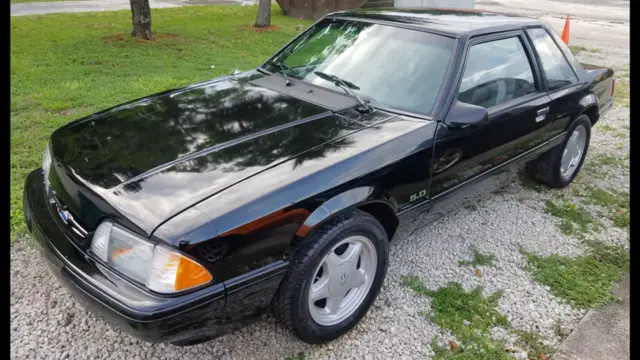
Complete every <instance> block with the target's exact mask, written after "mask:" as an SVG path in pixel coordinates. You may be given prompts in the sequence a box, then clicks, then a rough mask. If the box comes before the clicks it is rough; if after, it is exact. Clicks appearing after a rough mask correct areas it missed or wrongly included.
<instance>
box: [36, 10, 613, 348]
mask: <svg viewBox="0 0 640 360" xmlns="http://www.w3.org/2000/svg"><path fill="white" fill-rule="evenodd" d="M587 68H588V70H585V66H582V65H581V64H580V63H578V62H577V61H576V59H575V58H574V57H573V55H572V54H571V52H570V51H569V49H568V48H567V46H566V45H565V44H564V43H562V41H561V40H560V39H559V37H558V36H557V35H556V34H555V33H554V32H553V31H552V29H551V28H550V27H549V26H548V25H546V24H544V23H542V22H540V21H538V20H535V19H529V18H523V17H516V16H509V15H503V14H494V13H486V12H480V11H467V12H463V11H453V10H424V9H423V10H415V11H400V10H393V9H387V10H380V9H379V10H367V11H364V10H355V11H346V12H338V13H333V14H330V15H328V16H326V17H324V18H323V19H321V20H320V21H318V22H317V23H316V24H314V25H313V26H312V27H310V28H309V29H308V30H306V31H304V32H303V33H302V34H300V35H299V36H298V37H296V38H295V39H294V40H293V41H291V42H290V43H289V44H288V45H286V46H285V47H284V48H282V49H281V50H280V51H278V52H277V53H276V54H275V55H273V56H272V57H271V58H270V59H268V60H267V61H266V62H265V63H264V64H262V65H261V66H260V67H258V68H257V69H253V70H250V71H246V72H241V73H240V72H236V73H234V74H233V75H230V76H227V77H223V78H218V79H214V80H209V81H205V82H202V83H199V84H194V85H191V86H186V87H183V88H180V89H174V90H170V91H166V92H163V93H159V94H156V95H152V96H149V97H145V98H142V99H138V100H134V101H131V102H128V103H125V104H122V105H118V106H115V107H113V108H110V109H107V110H104V111H101V112H99V113H96V114H93V115H90V116H88V117H85V118H83V119H79V120H77V121H74V122H71V123H70V124H68V125H65V126H63V127H61V128H59V129H57V130H56V131H55V132H54V133H53V134H52V135H51V138H50V141H49V144H48V145H47V147H46V151H45V153H44V163H43V165H42V168H40V169H37V170H35V171H33V172H32V173H31V174H29V176H28V177H27V179H26V183H25V189H24V192H25V194H24V195H25V196H24V214H25V217H26V222H27V225H28V228H29V230H30V231H31V233H32V234H33V236H34V237H35V238H36V240H37V243H38V244H39V247H40V249H41V250H42V253H43V254H44V256H45V257H46V258H47V259H48V263H49V264H50V265H51V266H52V268H53V271H54V272H55V273H56V275H57V276H58V278H59V279H60V281H61V282H63V283H64V284H65V285H67V287H68V288H69V290H70V291H71V292H72V293H73V294H74V295H76V296H77V298H78V300H80V301H82V302H83V303H84V304H85V305H87V306H88V307H89V308H90V309H91V310H93V311H95V312H97V313H99V314H100V315H102V316H103V317H104V318H105V319H106V320H107V321H109V322H110V323H112V324H113V325H114V326H117V327H119V328H121V329H123V330H124V331H126V332H128V333H130V334H132V335H134V336H136V337H138V338H140V339H143V340H146V341H152V342H171V343H173V344H177V345H189V344H194V343H198V342H202V341H206V340H208V339H211V338H214V337H216V336H219V335H221V334H224V333H226V332H229V331H232V330H233V329H235V328H237V327H239V326H242V325H243V324H246V323H247V322H248V321H249V320H252V319H255V318H256V317H258V316H259V315H260V314H261V313H263V312H264V311H265V310H267V309H268V308H269V307H271V309H272V311H273V313H274V314H275V316H276V317H277V318H278V319H279V320H280V321H281V322H282V323H283V324H284V326H286V327H287V328H288V329H289V330H291V331H292V332H293V334H294V335H295V336H296V337H298V338H299V339H301V340H303V341H306V342H309V343H321V342H326V341H329V340H332V339H334V338H336V337H338V336H340V335H342V334H344V333H345V332H347V331H348V330H349V329H351V328H352V327H353V326H355V325H356V324H357V323H358V321H359V320H360V319H361V318H362V317H363V316H364V315H365V314H366V312H367V310H368V309H369V307H370V306H371V304H372V302H373V301H374V299H375V298H376V296H377V295H378V292H379V291H380V288H381V285H382V282H383V280H384V277H385V273H386V270H387V266H388V261H389V259H388V254H389V241H390V240H391V239H392V237H393V235H394V232H395V230H396V227H397V226H398V224H399V221H400V220H402V219H404V218H405V217H407V216H409V215H411V214H416V213H422V212H424V211H426V210H428V209H430V208H432V207H433V206H434V205H437V204H438V202H440V201H441V200H442V199H445V198H446V197H447V196H448V195H450V194H452V193H454V192H456V191H457V190H458V189H460V188H462V187H464V186H465V185H467V184H470V183H473V182H475V181H477V180H479V179H482V178H484V177H485V176H487V175H490V174H492V173H496V172H497V171H498V170H500V169H503V168H505V167H507V166H510V165H518V164H522V165H526V166H527V167H528V169H529V171H530V173H531V175H532V176H533V177H534V179H536V180H537V181H539V182H541V183H543V184H546V185H548V186H550V187H554V188H562V187H565V186H567V185H568V184H569V183H571V181H572V180H573V179H574V178H575V176H576V175H577V173H578V172H579V170H580V167H581V165H582V163H583V161H584V158H585V156H586V153H587V148H588V145H589V138H590V134H591V127H592V126H593V125H594V124H595V123H596V122H597V121H598V119H599V118H600V117H601V116H602V114H603V113H604V112H605V111H607V110H609V109H610V108H611V106H612V104H613V98H612V94H613V87H614V79H613V71H612V70H610V69H599V68H591V67H587Z"/></svg>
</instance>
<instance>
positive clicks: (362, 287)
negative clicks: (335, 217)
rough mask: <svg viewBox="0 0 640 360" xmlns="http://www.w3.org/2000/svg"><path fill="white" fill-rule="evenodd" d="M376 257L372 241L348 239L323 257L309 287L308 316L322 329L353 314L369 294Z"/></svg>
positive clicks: (357, 238)
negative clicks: (322, 326)
mask: <svg viewBox="0 0 640 360" xmlns="http://www.w3.org/2000/svg"><path fill="white" fill-rule="evenodd" d="M377 266H378V257H377V253H376V248H375V246H374V245H373V242H372V241H371V240H370V239H368V238H366V237H364V236H361V235H356V236H350V237H348V238H346V239H344V240H342V241H340V242H339V243H338V244H336V245H335V246H334V247H333V248H332V249H331V251H329V252H328V253H327V255H325V257H324V259H322V262H320V265H319V266H318V268H316V271H314V272H313V282H312V284H311V286H310V287H309V301H308V304H309V313H310V314H311V317H312V318H313V320H315V321H316V322H317V323H318V324H320V325H324V326H331V325H335V324H338V323H340V322H341V321H343V320H344V319H346V318H348V317H349V316H351V314H353V313H354V312H355V311H356V310H357V309H358V307H360V305H361V304H362V302H363V301H364V299H365V298H366V297H367V294H368V293H369V289H370V288H371V284H372V283H373V279H374V278H375V275H376V268H377Z"/></svg>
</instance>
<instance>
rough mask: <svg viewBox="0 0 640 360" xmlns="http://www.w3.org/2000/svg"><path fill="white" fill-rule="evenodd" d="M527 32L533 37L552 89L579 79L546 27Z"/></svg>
mask: <svg viewBox="0 0 640 360" xmlns="http://www.w3.org/2000/svg"><path fill="white" fill-rule="evenodd" d="M527 33H528V34H529V36H530V37H531V40H532V41H533V46H534V47H535V48H536V51H537V52H538V56H539V57H540V62H541V63H542V69H543V70H544V74H545V75H546V77H547V82H548V84H549V90H550V91H553V90H556V89H560V88H562V87H565V86H568V85H571V84H574V83H576V82H577V81H578V79H577V78H576V75H575V74H574V73H573V70H572V69H571V66H570V65H569V63H568V62H567V59H565V57H564V55H563V54H562V51H561V50H560V49H559V48H558V45H556V43H555V42H554V41H553V39H552V38H551V36H550V35H549V33H547V31H546V30H545V29H528V30H527Z"/></svg>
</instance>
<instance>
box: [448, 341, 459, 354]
mask: <svg viewBox="0 0 640 360" xmlns="http://www.w3.org/2000/svg"><path fill="white" fill-rule="evenodd" d="M449 348H450V349H451V351H452V352H453V353H457V352H458V351H460V345H458V343H457V342H455V341H453V340H451V341H449Z"/></svg>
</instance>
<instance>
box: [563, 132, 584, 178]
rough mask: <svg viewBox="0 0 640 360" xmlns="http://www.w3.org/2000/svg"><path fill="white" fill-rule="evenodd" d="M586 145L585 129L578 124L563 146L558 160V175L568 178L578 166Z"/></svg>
mask: <svg viewBox="0 0 640 360" xmlns="http://www.w3.org/2000/svg"><path fill="white" fill-rule="evenodd" d="M586 145H587V129H586V128H585V127H584V126H583V125H580V126H578V127H577V128H575V129H574V130H573V132H572V133H571V137H570V138H569V141H567V144H566V145H565V147H564V152H563V153H562V161H561V162H560V176H562V177H563V178H564V179H568V178H570V177H571V175H573V173H574V172H575V171H576V169H577V168H578V164H580V160H581V159H582V155H583V154H584V149H585V147H586Z"/></svg>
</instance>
